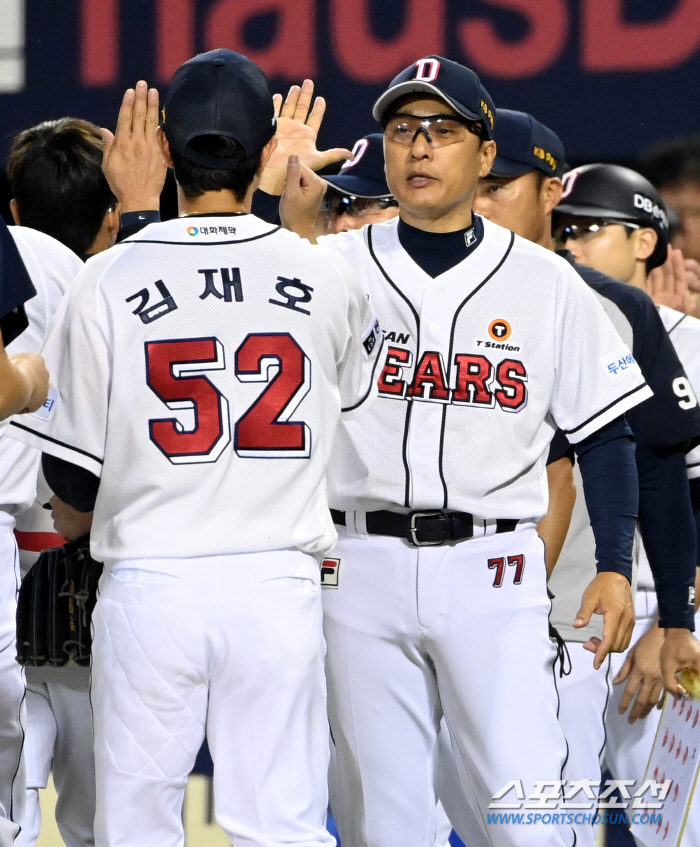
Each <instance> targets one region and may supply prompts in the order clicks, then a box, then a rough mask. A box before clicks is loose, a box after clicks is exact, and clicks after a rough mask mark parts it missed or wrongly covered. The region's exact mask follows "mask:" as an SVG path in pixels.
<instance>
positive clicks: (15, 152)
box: [7, 118, 117, 255]
mask: <svg viewBox="0 0 700 847" xmlns="http://www.w3.org/2000/svg"><path fill="white" fill-rule="evenodd" d="M102 146H103V141H102V136H101V135H100V130H99V127H97V126H95V124H92V123H90V122H89V121H84V120H81V119H79V118H59V119H58V120H54V121H44V122H43V123H40V124H37V126H34V127H31V128H30V129H25V130H23V131H22V132H20V133H18V134H17V135H16V136H15V138H14V140H13V142H12V149H11V150H10V156H9V158H8V161H7V176H8V179H9V181H10V186H11V188H12V194H13V196H14V199H15V200H16V202H17V208H18V211H19V217H20V220H21V222H22V225H23V226H29V227H32V228H33V229H38V230H40V231H41V232H45V233H47V234H48V235H51V236H53V237H54V238H56V239H57V240H58V241H60V242H62V243H63V244H65V245H66V247H70V249H71V250H73V251H74V252H75V253H77V254H78V255H83V254H85V253H86V252H87V251H88V249H89V248H90V245H91V244H92V243H93V241H94V240H95V238H96V237H97V234H98V232H99V231H100V227H101V226H102V222H103V221H104V217H105V215H106V214H107V212H108V211H110V210H111V209H113V208H114V207H115V206H116V203H117V199H116V197H115V196H114V195H113V194H112V192H111V190H110V187H109V185H108V183H107V180H106V179H105V176H104V174H103V172H102Z"/></svg>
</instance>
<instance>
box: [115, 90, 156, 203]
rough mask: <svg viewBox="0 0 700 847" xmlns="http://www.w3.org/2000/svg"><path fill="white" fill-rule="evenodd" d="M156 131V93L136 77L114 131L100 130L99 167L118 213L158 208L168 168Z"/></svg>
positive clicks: (123, 101) (123, 103)
mask: <svg viewBox="0 0 700 847" xmlns="http://www.w3.org/2000/svg"><path fill="white" fill-rule="evenodd" d="M157 131H158V92H157V91H156V89H155V88H148V86H147V85H146V82H145V81H144V80H139V82H137V83H136V88H135V89H134V88H129V89H127V91H126V93H125V94H124V99H123V100H122V105H121V109H120V110H119V117H118V119H117V131H116V133H114V134H112V133H111V132H110V131H109V130H108V129H102V138H103V140H104V150H103V153H102V170H103V171H104V174H105V177H106V178H107V182H108V183H109V187H110V188H111V189H112V193H113V194H114V196H115V197H116V198H117V200H119V205H120V211H121V213H122V214H124V212H142V211H150V210H155V211H158V210H159V209H160V194H161V191H162V190H163V185H164V184H165V176H166V174H167V172H168V167H167V165H166V164H165V159H163V154H162V153H161V150H160V144H159V143H158V137H157Z"/></svg>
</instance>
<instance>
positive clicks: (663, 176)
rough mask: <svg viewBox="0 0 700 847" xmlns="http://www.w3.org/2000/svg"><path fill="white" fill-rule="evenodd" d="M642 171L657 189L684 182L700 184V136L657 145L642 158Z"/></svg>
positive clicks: (680, 138)
mask: <svg viewBox="0 0 700 847" xmlns="http://www.w3.org/2000/svg"><path fill="white" fill-rule="evenodd" d="M640 170H641V172H642V173H643V174H644V176H645V177H646V178H647V179H648V180H649V182H651V183H652V184H653V185H655V186H656V187H657V188H659V187H661V186H663V185H671V184H672V183H674V182H680V181H682V180H688V181H692V182H698V183H700V135H683V136H681V137H679V138H674V139H671V140H670V141H668V140H667V141H661V142H659V144H655V145H654V146H653V147H651V148H650V149H649V150H648V151H647V152H646V153H645V154H644V155H643V156H642V158H641V160H640Z"/></svg>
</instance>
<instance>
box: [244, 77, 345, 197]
mask: <svg viewBox="0 0 700 847" xmlns="http://www.w3.org/2000/svg"><path fill="white" fill-rule="evenodd" d="M313 94H314V84H313V82H312V80H310V79H305V80H304V82H303V84H302V85H301V87H300V86H298V85H293V86H292V87H291V88H290V89H289V93H288V94H287V99H286V100H284V99H283V98H282V95H281V94H275V95H274V97H273V100H274V102H275V115H276V117H277V148H276V149H275V151H274V153H273V154H272V157H271V158H270V161H269V162H268V163H267V165H266V166H265V171H264V173H263V176H262V180H261V182H260V188H261V189H262V190H263V191H265V192H267V193H268V194H277V195H279V194H281V193H282V189H283V188H284V181H285V179H286V175H287V162H288V160H289V157H290V156H296V157H297V158H298V160H299V162H300V164H301V165H305V166H306V167H307V168H310V169H311V170H312V171H318V170H320V169H321V168H325V167H326V166H327V165H332V164H333V163H334V162H339V161H341V160H342V159H349V158H351V157H352V151H351V150H348V149H346V148H345V147H334V148H333V149H331V150H319V149H318V148H317V147H316V142H317V140H318V131H319V129H320V128H321V123H322V122H323V116H324V114H325V112H326V101H325V100H324V99H323V97H317V98H316V99H315V100H314V101H313V106H312V100H313Z"/></svg>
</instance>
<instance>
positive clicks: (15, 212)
mask: <svg viewBox="0 0 700 847" xmlns="http://www.w3.org/2000/svg"><path fill="white" fill-rule="evenodd" d="M10 213H11V214H12V220H13V221H14V222H15V223H16V224H17V226H22V224H21V223H20V221H19V206H18V205H17V201H16V200H15V198H14V197H13V198H12V200H10Z"/></svg>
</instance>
